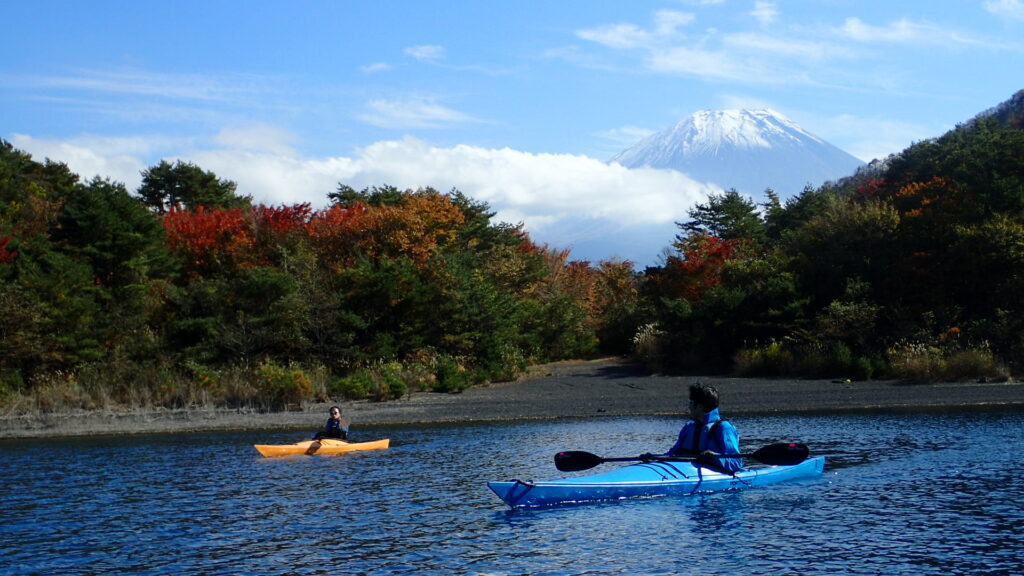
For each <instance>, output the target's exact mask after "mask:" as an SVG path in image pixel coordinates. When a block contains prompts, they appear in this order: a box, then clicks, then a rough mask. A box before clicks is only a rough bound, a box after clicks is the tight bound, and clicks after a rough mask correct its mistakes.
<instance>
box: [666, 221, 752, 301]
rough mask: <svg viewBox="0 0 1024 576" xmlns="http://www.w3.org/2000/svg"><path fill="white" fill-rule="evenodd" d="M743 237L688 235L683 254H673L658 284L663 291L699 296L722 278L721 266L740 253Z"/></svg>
mask: <svg viewBox="0 0 1024 576" xmlns="http://www.w3.org/2000/svg"><path fill="white" fill-rule="evenodd" d="M741 245H742V241H740V240H723V239H721V238H718V237H717V236H708V235H704V234H699V235H694V236H691V237H689V238H687V239H686V242H685V243H684V245H683V251H682V254H681V255H680V257H678V258H670V259H669V261H668V262H667V263H666V265H665V269H666V272H667V274H666V275H665V277H663V278H662V279H661V280H659V284H660V285H661V289H662V290H663V293H665V294H666V295H671V296H674V297H677V298H685V299H687V300H697V299H699V298H700V297H701V296H703V295H704V293H705V292H707V290H708V289H710V288H711V287H713V286H717V285H718V284H720V283H721V282H722V268H723V267H724V265H725V263H726V262H727V261H729V260H731V259H733V258H735V257H736V256H737V251H738V249H739V248H740V247H741Z"/></svg>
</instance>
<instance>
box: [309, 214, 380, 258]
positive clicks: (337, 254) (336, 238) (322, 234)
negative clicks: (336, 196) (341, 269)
mask: <svg viewBox="0 0 1024 576" xmlns="http://www.w3.org/2000/svg"><path fill="white" fill-rule="evenodd" d="M366 212H367V207H366V205H364V204H356V205H355V206H353V207H351V208H344V207H342V206H339V205H337V204H335V205H333V206H331V207H330V208H327V209H326V210H320V211H319V212H316V213H315V214H313V215H312V217H311V218H310V219H309V221H308V222H307V223H306V235H307V236H308V237H309V240H310V243H311V244H312V245H313V249H314V250H315V251H316V253H317V256H318V257H319V258H320V259H321V261H322V262H324V263H328V264H333V265H340V266H349V265H351V264H352V262H353V261H354V259H355V257H356V255H357V248H358V242H359V238H360V237H362V236H363V235H364V234H365V232H366V225H367V219H366V218H365V216H366Z"/></svg>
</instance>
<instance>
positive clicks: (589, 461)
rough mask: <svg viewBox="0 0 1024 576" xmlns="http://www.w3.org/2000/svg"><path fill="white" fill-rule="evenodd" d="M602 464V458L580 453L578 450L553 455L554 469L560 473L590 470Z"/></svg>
mask: <svg viewBox="0 0 1024 576" xmlns="http://www.w3.org/2000/svg"><path fill="white" fill-rule="evenodd" d="M602 462H604V458H601V457H600V456H598V455H597V454H591V453H590V452H581V451H579V450H568V451H566V452H559V453H558V454H555V468H558V469H559V470H561V471H562V472H579V471H580V470H590V469H591V468H593V467H594V466H597V465H598V464H600V463H602Z"/></svg>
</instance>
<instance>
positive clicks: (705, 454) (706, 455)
mask: <svg viewBox="0 0 1024 576" xmlns="http://www.w3.org/2000/svg"><path fill="white" fill-rule="evenodd" d="M700 455H701V456H703V457H705V458H709V457H711V456H718V454H716V453H715V452H712V451H711V450H705V451H703V452H701V453H700Z"/></svg>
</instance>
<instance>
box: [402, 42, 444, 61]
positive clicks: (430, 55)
mask: <svg viewBox="0 0 1024 576" xmlns="http://www.w3.org/2000/svg"><path fill="white" fill-rule="evenodd" d="M402 52H404V53H405V55H406V56H411V57H413V58H415V59H416V60H420V61H422V62H435V61H437V60H441V59H443V58H444V53H445V50H444V46H432V45H424V46H410V47H408V48H406V49H405V50H403V51H402Z"/></svg>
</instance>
